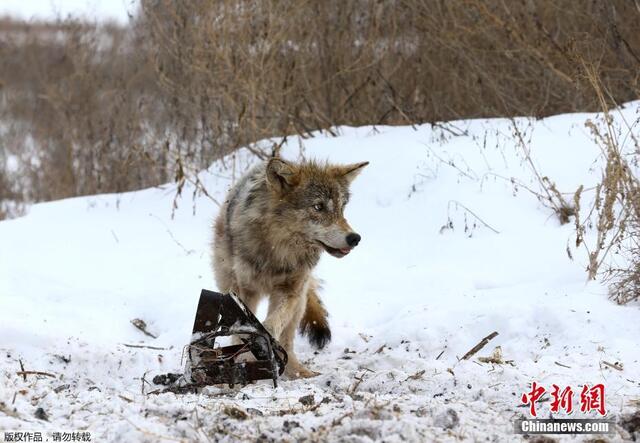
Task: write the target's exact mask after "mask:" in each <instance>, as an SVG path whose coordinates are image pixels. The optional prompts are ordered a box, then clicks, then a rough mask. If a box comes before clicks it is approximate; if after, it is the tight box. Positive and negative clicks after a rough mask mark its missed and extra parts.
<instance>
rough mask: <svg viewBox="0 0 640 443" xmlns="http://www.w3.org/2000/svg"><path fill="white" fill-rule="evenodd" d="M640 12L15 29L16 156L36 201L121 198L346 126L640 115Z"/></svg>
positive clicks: (250, 15) (221, 4)
mask: <svg viewBox="0 0 640 443" xmlns="http://www.w3.org/2000/svg"><path fill="white" fill-rule="evenodd" d="M638 19H640V11H639V9H638V7H637V5H636V4H635V3H634V2H629V1H625V0H616V1H611V2H573V1H570V0H553V1H552V0H545V1H538V2H529V1H514V2H498V1H490V2H486V1H480V0H453V1H447V2H440V1H435V0H422V1H421V0H388V1H382V2H379V1H371V0H354V1H351V2H341V1H337V0H334V1H326V2H312V1H297V0H296V1H293V0H288V1H262V0H246V1H242V0H221V1H217V2H210V1H204V0H194V1H190V2H173V1H168V0H157V1H156V0H154V1H151V0H145V1H143V2H142V7H141V11H140V13H139V14H138V16H137V17H136V18H135V19H134V20H133V21H132V23H131V25H130V26H128V27H126V28H122V27H118V26H115V25H102V26H94V25H88V24H84V23H78V22H73V21H63V22H59V23H56V24H31V25H27V24H23V23H17V22H12V21H9V20H4V21H2V22H0V59H1V60H2V63H0V79H1V81H2V83H3V84H4V87H3V88H2V89H0V91H1V92H0V97H1V100H2V106H1V108H0V113H1V114H0V115H1V116H2V121H3V126H4V127H3V128H0V129H1V130H2V131H3V137H2V142H1V143H2V145H3V146H2V147H3V148H4V149H5V151H6V152H9V153H12V154H14V155H17V156H18V157H19V158H20V159H21V160H22V161H21V163H20V166H21V169H20V174H19V175H18V176H17V178H16V176H14V177H13V179H14V180H16V179H18V180H20V182H21V183H20V185H21V186H20V189H21V190H22V192H23V194H24V196H23V197H25V198H27V199H29V200H49V199H56V198H61V197H67V196H73V195H82V194H91V193H98V192H120V191H125V190H130V189H136V188H141V187H145V186H150V185H155V184H158V183H162V182H165V181H168V180H169V179H171V178H174V177H176V176H178V178H180V177H182V176H184V175H188V174H189V171H197V170H198V169H200V168H203V167H205V166H207V165H208V164H210V162H211V161H212V160H213V159H215V158H217V157H219V156H220V155H222V154H225V153H228V152H230V151H232V150H233V149H235V148H237V147H239V146H242V145H247V144H249V143H252V142H255V141H257V140H260V139H263V138H265V137H271V136H276V135H284V134H291V133H297V134H307V133H309V132H311V131H313V130H317V129H327V130H330V128H331V127H332V126H335V125H341V124H347V125H364V124H412V123H422V122H436V121H443V120H448V119H455V118H463V117H480V116H483V117H489V116H514V115H534V116H544V115H549V114H555V113H559V112H568V111H583V110H595V109H599V107H600V106H601V103H600V102H599V100H598V96H597V94H595V92H594V90H593V88H592V85H591V83H590V81H589V79H588V78H587V76H586V75H585V72H584V69H583V65H582V64H581V63H579V62H578V60H583V61H585V62H586V63H587V64H588V65H589V66H594V67H595V69H596V72H597V75H598V76H599V78H600V81H601V82H602V84H603V86H604V87H605V88H606V90H607V91H610V93H611V96H610V97H607V98H606V103H607V105H610V104H612V103H613V102H623V101H627V100H631V99H634V98H637V96H638V84H639V83H638V82H639V72H640V69H639V68H640V33H638V32H635V31H636V30H637V29H636V24H637V21H638Z"/></svg>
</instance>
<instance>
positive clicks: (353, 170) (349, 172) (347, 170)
mask: <svg viewBox="0 0 640 443" xmlns="http://www.w3.org/2000/svg"><path fill="white" fill-rule="evenodd" d="M368 164H369V162H361V163H353V164H351V165H343V166H338V167H337V168H336V172H335V173H336V175H337V176H338V177H344V178H346V179H347V182H349V183H351V182H352V181H353V180H354V179H355V178H356V177H357V176H358V175H359V174H360V172H362V168H364V167H365V166H367V165H368Z"/></svg>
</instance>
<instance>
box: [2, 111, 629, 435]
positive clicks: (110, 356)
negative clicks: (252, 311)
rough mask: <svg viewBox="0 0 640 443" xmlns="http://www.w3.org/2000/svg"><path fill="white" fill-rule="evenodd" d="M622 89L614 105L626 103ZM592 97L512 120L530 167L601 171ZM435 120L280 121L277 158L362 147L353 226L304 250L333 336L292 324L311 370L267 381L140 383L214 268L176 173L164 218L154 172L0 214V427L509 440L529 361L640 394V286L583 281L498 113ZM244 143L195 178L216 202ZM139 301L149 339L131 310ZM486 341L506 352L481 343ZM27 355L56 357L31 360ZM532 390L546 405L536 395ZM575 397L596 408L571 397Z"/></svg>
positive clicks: (165, 354)
mask: <svg viewBox="0 0 640 443" xmlns="http://www.w3.org/2000/svg"><path fill="white" fill-rule="evenodd" d="M638 107H639V105H638V104H637V103H634V104H630V105H627V107H626V108H625V110H624V111H623V115H624V116H625V117H626V119H627V121H629V122H633V121H635V120H637V119H638V116H639V115H638ZM616 115H617V114H616ZM594 117H595V116H594V115H587V114H573V115H562V116H556V117H552V118H547V119H544V120H539V121H529V120H525V119H519V120H517V121H516V124H517V126H518V128H519V130H521V131H523V133H524V135H525V139H527V140H528V139H529V137H530V138H531V143H530V145H529V147H530V149H531V158H532V159H533V161H534V162H535V165H536V168H537V170H538V172H539V173H540V174H541V175H545V176H548V177H549V178H551V179H552V180H553V181H554V182H555V183H556V184H557V187H558V189H559V190H560V191H562V192H568V193H573V192H574V191H575V190H576V189H577V188H578V186H579V185H581V184H582V185H584V186H585V188H589V187H591V186H593V185H594V184H595V183H596V182H597V181H598V178H599V176H600V166H599V160H598V158H599V154H600V151H599V149H598V148H597V146H596V145H595V144H594V143H593V141H592V140H591V137H590V135H589V133H588V130H587V128H585V127H584V122H585V121H586V120H587V119H588V118H592V119H593V118H594ZM444 128H446V129H443V127H436V128H432V127H430V126H428V125H424V126H418V127H414V128H412V127H393V128H392V127H376V128H372V127H363V128H347V127H343V128H340V129H339V134H340V135H339V136H338V137H330V136H325V135H324V134H317V136H316V137H314V138H311V139H305V140H302V139H298V138H295V137H294V138H289V142H288V144H287V145H286V146H285V148H284V150H283V154H284V156H285V157H286V158H289V159H297V158H298V157H299V156H300V155H301V154H304V155H305V156H306V157H308V158H311V157H315V158H320V159H325V158H327V159H330V160H331V161H334V162H355V161H362V160H369V161H370V162H371V164H370V165H369V166H368V167H367V168H366V169H365V170H364V172H363V173H362V174H361V176H360V177H359V178H358V179H357V180H356V181H355V183H354V185H353V197H352V201H351V203H350V205H349V206H348V208H347V218H348V220H349V222H350V223H351V225H352V226H354V228H356V230H358V232H359V233H361V234H362V237H363V240H362V242H361V244H360V246H358V248H356V250H354V252H353V253H352V254H350V255H349V256H348V257H345V258H344V259H341V260H338V259H335V258H333V257H330V256H328V255H327V256H325V257H323V258H322V261H321V263H320V265H319V267H318V269H317V275H318V276H319V277H320V278H321V279H323V280H324V289H323V291H322V298H323V299H324V301H325V303H326V305H327V307H328V310H329V312H330V315H331V325H332V329H333V336H334V339H333V341H332V342H331V344H330V345H329V347H328V349H326V350H324V351H321V352H319V353H316V352H314V351H313V349H312V348H311V347H310V346H309V345H308V344H307V343H306V342H305V341H304V340H300V339H299V340H298V341H297V344H296V345H297V349H298V350H299V351H298V354H299V356H300V357H301V359H302V360H303V361H306V362H307V364H308V365H309V366H310V367H311V368H312V369H315V370H317V371H320V372H321V373H322V375H320V376H318V377H316V378H313V379H308V380H296V381H287V380H280V383H279V385H278V387H277V388H273V386H272V385H271V384H270V383H268V382H260V383H257V384H254V385H249V386H246V387H242V388H235V389H228V388H210V389H206V390H205V391H204V392H202V393H201V394H199V395H192V394H189V395H182V396H176V395H174V394H161V395H144V394H143V393H142V390H143V389H144V391H145V392H148V391H150V390H153V389H154V387H153V386H150V385H149V384H146V383H145V382H144V381H143V376H145V374H146V380H150V378H151V377H152V376H153V374H157V373H161V372H169V371H171V372H175V371H178V370H179V369H180V367H181V363H180V359H181V352H182V347H183V346H184V345H185V344H186V343H187V342H188V340H189V337H190V328H191V326H192V324H193V317H194V314H195V308H196V304H197V301H198V296H199V293H200V289H201V288H212V289H215V284H214V281H213V276H212V272H211V267H210V261H209V253H210V240H211V225H212V220H213V218H214V216H215V215H216V213H217V211H218V206H217V204H216V203H215V202H214V201H212V200H211V199H209V198H207V197H205V196H197V197H196V198H195V199H194V198H193V197H192V190H193V189H192V188H188V187H187V188H185V190H184V191H183V197H182V198H181V199H179V200H178V203H179V208H178V209H177V211H176V212H175V217H174V218H173V219H172V218H171V205H172V201H173V198H174V187H173V186H171V185H167V186H163V187H160V188H154V189H147V190H143V191H139V192H131V193H126V194H121V195H99V196H92V197H83V198H74V199H69V200H64V201H57V202H51V203H45V204H38V205H35V206H33V207H31V208H30V210H29V213H28V215H27V216H25V217H23V218H20V219H15V220H9V221H3V222H1V223H0V352H1V354H0V355H2V358H0V402H1V403H0V431H3V430H7V429H13V430H48V431H62V430H71V429H75V430H89V431H91V432H92V438H93V440H94V441H119V442H123V441H125V442H126V441H162V440H165V439H166V440H178V441H183V440H184V441H218V440H227V441H235V440H256V439H261V438H262V439H264V440H266V441H269V440H278V441H279V440H281V439H283V438H284V439H286V440H289V441H297V440H307V439H308V440H312V441H322V440H332V441H333V440H342V441H370V440H385V441H432V440H437V441H454V440H465V439H469V440H489V441H513V440H515V439H517V438H516V437H517V436H515V435H514V434H513V421H514V419H516V418H518V417H521V416H526V415H527V413H528V409H527V408H525V407H522V405H521V401H520V398H521V395H522V394H523V393H524V392H526V391H528V390H529V389H530V384H531V382H533V381H536V382H537V383H538V384H541V385H543V386H545V387H546V388H547V389H550V388H551V385H552V384H557V385H560V386H563V387H564V386H571V387H572V388H573V390H574V391H575V392H580V389H581V387H582V386H583V385H584V384H589V385H593V384H596V383H603V384H604V385H605V388H606V402H607V403H606V405H607V409H608V416H607V417H608V418H610V419H613V420H615V419H617V418H618V417H620V416H621V415H622V414H625V413H629V412H632V411H635V410H637V408H638V405H639V403H640V367H639V365H638V363H639V362H638V360H639V359H640V353H639V352H638V345H637V341H638V337H640V321H639V320H640V311H639V310H638V306H637V305H634V306H624V307H623V306H618V305H616V304H615V303H613V302H611V301H610V300H609V299H608V297H607V292H606V287H605V286H604V285H603V284H601V283H599V282H595V283H589V284H587V283H586V273H585V266H586V262H587V260H586V253H585V252H584V250H583V249H578V250H576V249H575V248H574V247H573V244H574V238H573V226H572V224H571V223H569V224H565V225H560V223H559V221H558V219H557V217H555V216H554V214H553V212H552V211H551V210H550V209H549V208H547V207H546V206H544V205H543V204H541V202H540V201H539V200H538V199H537V198H536V197H535V196H534V195H533V194H532V193H531V192H530V191H528V190H527V189H526V188H525V186H526V187H529V188H531V189H532V190H535V191H538V190H539V187H538V185H537V182H536V179H535V178H534V173H533V171H532V168H531V166H530V164H529V162H527V161H525V160H524V156H523V151H522V149H521V148H519V147H517V146H516V142H515V141H514V137H513V124H512V122H510V121H507V120H474V121H464V122H453V123H451V124H446V125H444ZM636 133H637V130H636ZM255 161H256V160H255V159H254V158H252V157H251V156H250V155H249V153H248V152H246V151H241V152H240V153H239V154H237V155H235V156H233V157H229V158H227V159H226V161H225V164H224V167H223V164H222V163H217V164H215V165H213V166H212V167H211V168H210V169H209V170H208V171H205V172H203V173H202V174H201V179H202V181H203V183H204V184H205V186H206V188H207V190H208V191H209V193H210V194H211V195H212V196H213V197H214V199H216V200H217V201H223V199H224V194H225V192H226V190H227V189H228V188H229V186H230V185H231V183H232V182H233V180H234V179H237V178H238V176H239V175H240V174H241V173H242V171H244V170H246V168H247V167H249V165H251V164H253V163H254V162H255ZM512 178H513V180H511V179H512ZM568 198H569V200H570V199H571V195H569V196H568ZM583 198H585V199H587V200H588V199H590V198H593V191H591V192H585V194H584V197H583ZM585 203H586V200H585ZM586 206H587V205H586V204H583V210H586ZM194 208H195V214H194ZM592 236H593V232H588V233H587V240H592V239H593V237H592ZM567 247H569V248H570V249H571V252H572V255H573V260H571V259H570V258H569V257H568V254H567ZM264 308H265V307H264V306H261V309H260V313H261V315H262V316H264V312H265V309H264ZM135 318H140V319H143V320H144V321H146V323H147V324H148V329H149V331H150V332H151V333H153V334H155V335H157V338H156V339H152V338H150V337H147V336H145V335H143V334H142V333H141V332H140V331H139V330H137V329H136V328H134V327H133V326H132V325H131V324H130V321H131V320H132V319H135ZM493 331H496V332H498V333H499V335H498V336H497V337H495V338H494V339H493V340H492V341H491V342H490V343H489V344H488V345H487V346H486V347H485V348H484V349H482V350H481V351H480V352H478V353H477V354H476V355H474V356H473V357H471V358H470V359H468V360H461V358H462V356H463V355H464V354H465V353H466V352H467V351H469V350H470V349H471V348H472V347H473V346H474V345H476V344H477V343H478V342H479V341H480V340H481V339H482V338H483V337H485V336H487V335H489V334H490V333H491V332H493ZM127 345H144V346H150V347H154V348H161V349H153V348H149V347H130V346H127ZM496 346H500V347H501V350H502V354H503V359H504V360H505V361H509V363H504V364H493V363H482V362H480V361H478V357H486V356H488V355H490V354H491V352H492V350H493V349H494V347H496ZM602 361H607V362H610V363H616V362H619V363H620V364H622V365H623V370H621V371H620V370H615V369H612V368H610V367H609V366H607V365H605V364H602ZM21 365H22V366H23V367H24V370H26V371H42V372H46V373H49V374H51V375H53V377H51V376H47V375H27V376H26V380H25V379H24V378H23V377H22V376H20V375H18V374H17V372H18V371H20V370H21ZM308 395H311V396H312V399H309V397H307V398H306V401H305V399H303V402H301V401H300V398H301V397H305V396H308ZM546 398H547V399H548V396H547V397H546ZM303 403H304V404H303ZM574 403H579V402H578V400H577V399H574ZM538 410H539V416H541V417H549V415H550V411H549V402H542V403H540V404H538ZM42 413H45V414H46V416H47V419H48V421H44V420H42V419H41V418H42ZM36 415H37V416H39V417H40V418H37V417H36ZM572 416H573V417H575V418H597V415H594V413H591V414H583V413H581V412H580V411H579V406H578V411H577V412H574V414H573V415H572ZM1 437H2V435H0V438H1ZM623 437H627V438H628V437H629V436H628V435H627V434H625V431H623V430H621V431H619V432H618V433H616V434H614V435H611V436H608V437H606V438H609V439H611V441H614V440H618V439H620V438H623ZM564 438H565V439H570V440H571V439H576V440H580V438H574V437H568V436H565V437H564Z"/></svg>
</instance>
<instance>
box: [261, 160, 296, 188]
mask: <svg viewBox="0 0 640 443" xmlns="http://www.w3.org/2000/svg"><path fill="white" fill-rule="evenodd" d="M267 183H269V186H270V187H272V188H273V189H275V190H277V191H280V192H284V191H288V190H289V189H291V188H293V187H294V186H295V185H297V184H298V172H297V170H296V167H295V165H292V164H291V163H287V162H286V161H284V160H282V159H281V158H278V157H274V158H272V159H271V160H269V163H267Z"/></svg>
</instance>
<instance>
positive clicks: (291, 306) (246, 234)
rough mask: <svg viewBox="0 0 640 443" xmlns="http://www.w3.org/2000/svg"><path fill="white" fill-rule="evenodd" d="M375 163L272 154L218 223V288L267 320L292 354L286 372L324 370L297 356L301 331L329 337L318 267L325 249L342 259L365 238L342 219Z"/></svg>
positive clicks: (316, 339)
mask: <svg viewBox="0 0 640 443" xmlns="http://www.w3.org/2000/svg"><path fill="white" fill-rule="evenodd" d="M368 164H369V162H361V163H354V164H348V165H334V164H329V163H319V162H316V161H302V162H297V163H296V162H290V161H286V160H284V159H282V158H280V157H273V158H271V159H269V160H268V161H264V162H262V163H260V164H258V165H257V166H255V167H254V168H253V169H251V170H249V171H248V172H247V173H246V174H245V175H244V176H243V177H242V178H241V179H240V180H238V182H237V183H236V184H235V185H234V186H233V187H232V188H231V189H230V190H229V193H228V194H227V198H226V200H225V203H224V204H223V205H222V207H221V210H220V213H219V215H218V217H217V218H216V221H215V224H214V235H213V237H214V241H213V270H214V274H215V279H216V283H217V285H218V289H220V290H222V291H233V292H235V293H236V294H237V295H238V296H239V297H240V299H241V300H242V301H243V302H244V303H245V304H246V305H247V307H248V308H249V309H251V311H253V312H254V313H255V311H256V308H257V306H258V303H259V301H260V299H261V298H262V297H268V299H269V309H268V314H267V318H266V320H265V322H264V325H265V327H266V328H267V330H268V331H269V332H270V333H271V335H272V336H273V337H274V338H275V339H277V340H278V341H279V342H280V343H281V344H282V346H283V347H284V348H285V350H286V351H287V353H288V355H289V361H288V363H287V366H286V368H285V375H286V376H287V377H288V378H291V379H294V378H306V377H313V376H315V375H318V373H317V372H314V371H312V370H310V369H307V368H306V367H304V366H303V365H302V364H301V363H300V362H299V361H298V359H297V357H296V355H295V352H294V349H293V341H294V337H295V333H296V330H300V332H301V333H302V334H306V335H307V337H308V338H309V341H310V342H311V343H312V344H313V345H315V346H316V347H317V348H323V347H324V346H325V345H326V344H327V343H328V342H329V341H330V340H331V329H330V328H329V323H328V320H327V316H328V314H327V311H326V309H325V307H324V306H323V304H322V302H321V300H320V298H319V297H318V286H319V285H318V281H317V280H316V279H315V278H314V277H313V275H312V271H313V269H314V267H315V266H316V265H317V263H318V261H319V260H320V256H321V254H322V252H323V251H326V252H327V253H329V254H330V255H332V256H334V257H337V258H342V257H344V256H346V255H347V254H349V253H350V252H351V250H352V249H353V248H354V247H356V246H357V245H358V243H359V242H360V240H361V237H360V235H359V234H358V233H356V232H355V231H354V230H353V228H351V226H349V223H347V221H346V219H345V218H344V213H343V211H344V208H345V205H346V204H347V202H348V201H349V196H350V194H349V187H350V184H351V182H352V181H353V180H354V179H355V178H356V176H357V175H358V174H359V173H360V172H361V171H362V169H363V168H364V167H365V166H366V165H368Z"/></svg>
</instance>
